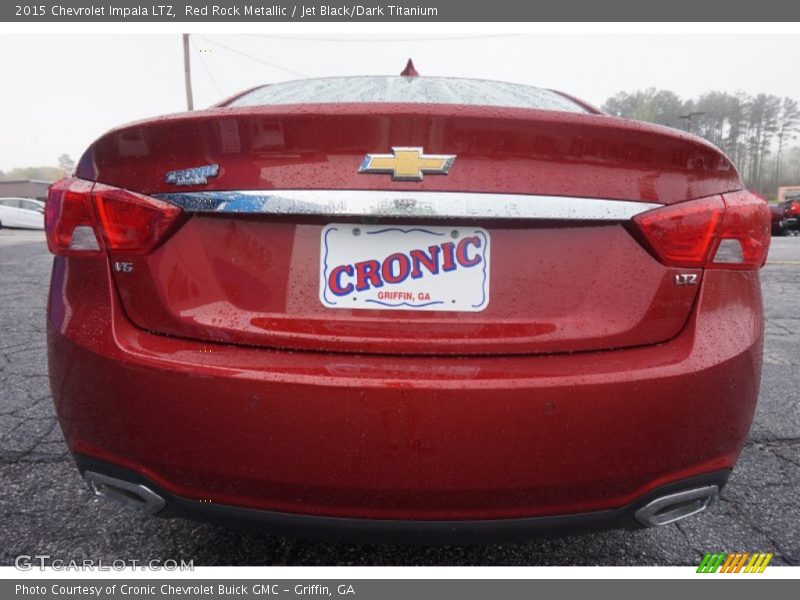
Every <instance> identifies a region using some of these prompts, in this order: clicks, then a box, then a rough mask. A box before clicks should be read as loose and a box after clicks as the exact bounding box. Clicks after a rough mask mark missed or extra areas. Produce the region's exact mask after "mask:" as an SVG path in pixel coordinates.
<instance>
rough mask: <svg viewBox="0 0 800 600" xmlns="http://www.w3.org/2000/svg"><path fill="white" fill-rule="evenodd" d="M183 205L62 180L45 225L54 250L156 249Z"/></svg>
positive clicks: (54, 190)
mask: <svg viewBox="0 0 800 600" xmlns="http://www.w3.org/2000/svg"><path fill="white" fill-rule="evenodd" d="M182 214H183V213H182V211H181V209H180V208H179V207H177V206H175V205H173V204H168V203H166V202H162V201H160V200H156V199H154V198H149V197H147V196H143V195H141V194H135V193H133V192H129V191H126V190H121V189H117V188H113V187H110V186H107V185H103V184H99V183H98V184H93V183H92V182H90V181H84V180H81V179H72V178H70V179H62V180H61V181H58V182H56V183H54V184H53V185H52V186H50V189H49V191H48V193H47V203H46V205H45V230H46V232H47V245H48V247H49V248H50V252H52V253H53V254H57V255H61V256H85V255H89V254H98V253H100V252H101V251H102V249H103V248H105V249H107V250H108V251H110V252H112V253H113V252H117V253H122V254H146V253H148V252H150V251H151V250H153V249H154V248H155V247H156V246H157V245H158V244H159V243H160V242H161V241H162V240H163V239H164V238H165V236H166V235H167V234H168V233H169V231H170V230H171V229H173V227H174V226H175V224H176V223H177V222H178V221H179V220H180V217H181V215H182Z"/></svg>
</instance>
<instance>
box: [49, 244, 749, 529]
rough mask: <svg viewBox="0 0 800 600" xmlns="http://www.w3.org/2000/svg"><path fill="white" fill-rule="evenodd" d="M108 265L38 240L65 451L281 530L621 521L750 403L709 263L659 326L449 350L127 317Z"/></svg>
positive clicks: (719, 283) (738, 320)
mask: <svg viewBox="0 0 800 600" xmlns="http://www.w3.org/2000/svg"><path fill="white" fill-rule="evenodd" d="M107 269H108V267H107V265H106V264H105V263H104V262H103V261H100V260H97V259H67V260H65V259H60V258H59V259H57V260H56V263H55V266H54V272H53V284H52V287H51V295H50V308H49V318H48V339H49V354H50V377H51V385H52V389H53V396H54V399H55V403H56V408H57V411H58V414H59V418H60V421H61V424H62V428H63V430H64V433H65V436H66V438H67V441H68V443H69V445H70V448H71V450H72V451H73V452H74V453H75V454H77V455H80V456H81V457H82V458H81V459H80V460H81V461H88V460H95V461H101V463H102V464H105V465H113V467H114V468H121V469H125V472H126V473H133V474H135V475H136V476H137V477H141V478H143V479H144V480H146V481H147V482H148V483H149V484H150V485H152V486H154V487H155V488H156V489H158V490H161V491H162V492H163V493H164V495H165V497H167V498H170V499H171V500H170V501H169V502H168V504H170V505H171V506H173V507H175V511H176V514H184V515H189V516H198V517H199V516H205V515H208V514H210V515H211V516H212V517H213V518H217V516H219V514H220V513H226V514H227V513H231V512H235V513H236V514H237V515H239V516H237V517H235V519H238V518H239V517H240V516H241V515H244V516H245V517H246V518H247V519H249V518H250V517H255V518H256V520H257V521H258V520H261V521H265V520H266V521H268V522H269V523H270V524H272V526H274V528H277V529H280V527H279V526H278V522H283V523H286V526H287V527H289V530H291V531H293V532H295V533H296V531H295V529H293V528H296V527H300V526H301V525H302V523H303V522H304V520H305V519H306V517H308V518H309V519H311V518H312V517H313V518H314V519H312V521H314V523H319V522H326V523H327V522H328V521H327V520H326V519H329V518H333V519H334V521H331V522H333V523H336V524H343V525H344V526H345V528H348V527H351V526H352V527H355V528H356V529H359V527H361V525H363V527H361V529H362V530H363V532H370V531H376V528H378V529H381V528H390V529H391V528H395V527H399V526H401V525H400V523H406V524H407V525H408V527H410V529H411V530H412V531H415V530H425V529H426V528H427V527H429V526H430V527H435V526H436V527H438V526H439V525H441V526H442V527H445V528H450V529H453V528H455V529H464V530H465V531H475V532H480V531H482V527H483V526H482V525H479V524H475V526H474V527H471V526H470V525H468V524H463V525H462V524H459V523H464V522H480V521H490V522H492V526H494V525H495V524H496V523H494V522H496V521H499V520H513V521H514V522H516V524H515V525H511V524H510V523H512V521H509V522H508V523H509V524H505V525H503V524H500V525H499V527H500V528H501V529H503V528H512V529H513V528H517V529H519V528H522V529H523V530H525V529H527V527H526V526H525V523H524V521H525V520H530V519H536V520H537V521H538V523H539V525H535V526H532V527H531V528H532V529H537V528H540V525H541V524H548V523H560V522H562V521H563V519H564V518H565V516H568V515H572V516H574V517H575V519H573V520H572V521H573V522H575V523H578V524H584V525H587V524H588V522H587V523H584V520H585V517H584V516H583V515H584V514H585V513H594V515H595V516H597V515H598V514H601V515H603V516H602V518H601V519H600V521H602V522H603V523H606V524H623V523H624V522H626V521H629V516H630V514H632V512H633V511H635V509H636V507H637V506H639V505H640V503H641V502H643V501H645V499H647V498H650V497H651V494H653V493H656V492H655V491H656V490H657V489H658V488H662V487H663V486H670V485H679V486H680V485H683V484H682V483H680V482H685V481H686V480H693V479H694V478H701V479H702V478H704V477H712V478H713V477H718V473H719V472H724V471H727V470H729V469H731V468H732V467H733V466H734V464H735V462H736V458H737V456H738V453H739V451H740V449H741V447H742V445H743V443H744V440H745V436H746V434H747V431H748V429H749V426H750V422H751V419H752V415H753V411H754V408H755V402H756V397H757V390H758V385H759V377H760V368H761V346H762V333H763V315H762V309H761V297H760V289H759V285H758V276H757V274H753V273H745V272H733V271H730V272H723V271H709V272H707V273H706V274H705V275H704V281H703V284H702V289H701V291H700V294H699V298H698V301H697V306H696V307H695V310H694V311H693V316H692V317H691V319H690V321H689V322H688V323H687V325H686V327H685V328H684V330H683V332H682V333H681V334H680V335H679V336H677V337H676V338H674V339H673V340H671V341H670V342H668V343H665V344H661V345H658V346H651V347H642V348H631V349H626V350H618V351H609V352H586V353H579V354H574V355H550V356H537V357H532V356H509V357H470V358H468V359H460V358H456V357H436V358H431V357H427V358H421V357H413V356H405V357H394V356H355V355H337V354H325V353H304V352H279V351H266V350H262V349H252V348H245V347H233V346H225V345H220V344H203V343H200V342H194V341H189V340H181V339H175V338H168V337H165V336H160V335H152V334H149V333H147V332H143V331H141V330H138V329H136V328H135V327H133V326H132V325H131V324H130V323H129V322H128V320H127V318H126V317H125V315H124V314H123V312H122V310H121V309H120V307H119V304H118V301H117V299H116V296H115V294H114V293H113V291H112V288H111V286H110V284H109V280H108V275H107ZM84 468H85V467H84ZM233 507H235V508H233ZM253 511H256V512H257V513H258V515H254V513H253ZM264 511H266V512H264ZM609 511H610V512H609ZM201 513H202V514H201ZM604 513H607V514H604ZM276 514H278V515H279V516H278V517H275V518H273V516H274V515H276ZM259 515H260V516H259ZM265 515H267V516H266V517H265ZM290 515H293V516H290ZM317 518H322V519H321V520H320V519H317ZM542 518H544V520H541V519H542ZM341 519H344V520H341ZM519 519H522V520H523V521H519ZM593 519H594V517H592V518H591V519H589V521H591V520H593ZM376 522H377V523H378V525H371V524H367V525H364V524H366V523H376ZM424 522H428V523H432V525H424V524H420V523H424ZM437 522H438V523H439V525H436V523H437ZM441 522H445V523H444V524H442V523H441ZM381 523H382V524H381ZM359 524H361V525H359ZM541 526H542V527H543V528H544V529H548V528H549V524H548V525H546V526H545V525H541Z"/></svg>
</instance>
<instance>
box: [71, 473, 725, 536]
mask: <svg viewBox="0 0 800 600" xmlns="http://www.w3.org/2000/svg"><path fill="white" fill-rule="evenodd" d="M83 477H84V479H85V480H86V483H87V484H88V485H89V489H91V490H92V491H93V492H94V494H95V495H96V496H99V497H100V498H104V499H106V500H110V501H112V502H115V503H117V504H120V505H122V506H124V507H125V508H127V509H129V510H133V511H136V512H139V513H144V514H150V515H154V514H156V513H158V512H160V511H161V510H163V509H164V507H165V506H166V505H167V502H166V500H164V498H163V497H161V496H160V495H159V494H157V493H156V492H154V491H153V490H152V489H150V488H149V487H147V486H146V485H144V484H141V483H133V482H131V481H125V480H123V479H118V478H116V477H109V476H108V475H103V474H101V473H97V472H95V471H85V472H84V474H83ZM718 495H719V486H717V485H708V486H704V487H698V488H692V489H689V490H685V491H682V492H676V493H674V494H667V495H664V496H659V497H658V498H656V499H655V500H651V501H650V502H648V503H647V504H645V505H644V506H642V507H641V508H639V509H638V510H637V511H636V512H635V513H634V515H633V516H634V519H635V520H636V522H637V523H639V524H640V525H643V526H644V527H658V526H661V525H669V524H670V523H674V522H676V521H679V520H681V519H685V518H686V517H691V516H692V515H696V514H698V513H701V512H703V511H704V510H705V509H707V508H708V507H709V506H710V505H711V503H712V502H713V501H714V500H715V499H716V497H717V496H718Z"/></svg>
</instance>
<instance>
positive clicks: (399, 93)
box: [228, 76, 588, 113]
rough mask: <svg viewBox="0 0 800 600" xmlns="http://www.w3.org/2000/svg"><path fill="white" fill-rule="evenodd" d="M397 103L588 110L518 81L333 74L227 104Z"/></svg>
mask: <svg viewBox="0 0 800 600" xmlns="http://www.w3.org/2000/svg"><path fill="white" fill-rule="evenodd" d="M336 102H343V103H361V102H397V103H410V104H467V105H474V106H503V107H513V108H536V109H540V110H555V111H563V112H574V113H586V112H588V111H587V110H586V109H585V108H584V107H582V106H581V105H579V104H577V103H576V102H573V101H572V100H570V99H569V98H566V97H564V96H562V95H561V94H558V93H556V92H551V91H550V90H543V89H540V88H535V87H531V86H527V85H520V84H517V83H507V82H502V81H484V80H478V79H456V78H442V77H399V76H398V77H333V78H326V79H304V80H299V81H287V82H284V83H275V84H272V85H267V86H264V87H261V88H258V89H256V90H253V91H251V92H247V93H246V94H244V95H242V96H240V97H238V98H236V99H235V100H233V101H232V102H230V103H229V104H228V106H270V105H279V104H330V103H336Z"/></svg>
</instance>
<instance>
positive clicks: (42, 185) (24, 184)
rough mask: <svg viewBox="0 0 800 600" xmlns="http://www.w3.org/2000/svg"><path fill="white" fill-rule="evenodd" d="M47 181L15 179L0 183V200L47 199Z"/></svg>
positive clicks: (48, 183) (48, 184)
mask: <svg viewBox="0 0 800 600" xmlns="http://www.w3.org/2000/svg"><path fill="white" fill-rule="evenodd" d="M49 186H50V182H49V181H38V180H35V179H15V180H13V181H0V198H34V199H36V200H42V201H44V200H46V199H47V188H48V187H49Z"/></svg>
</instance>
